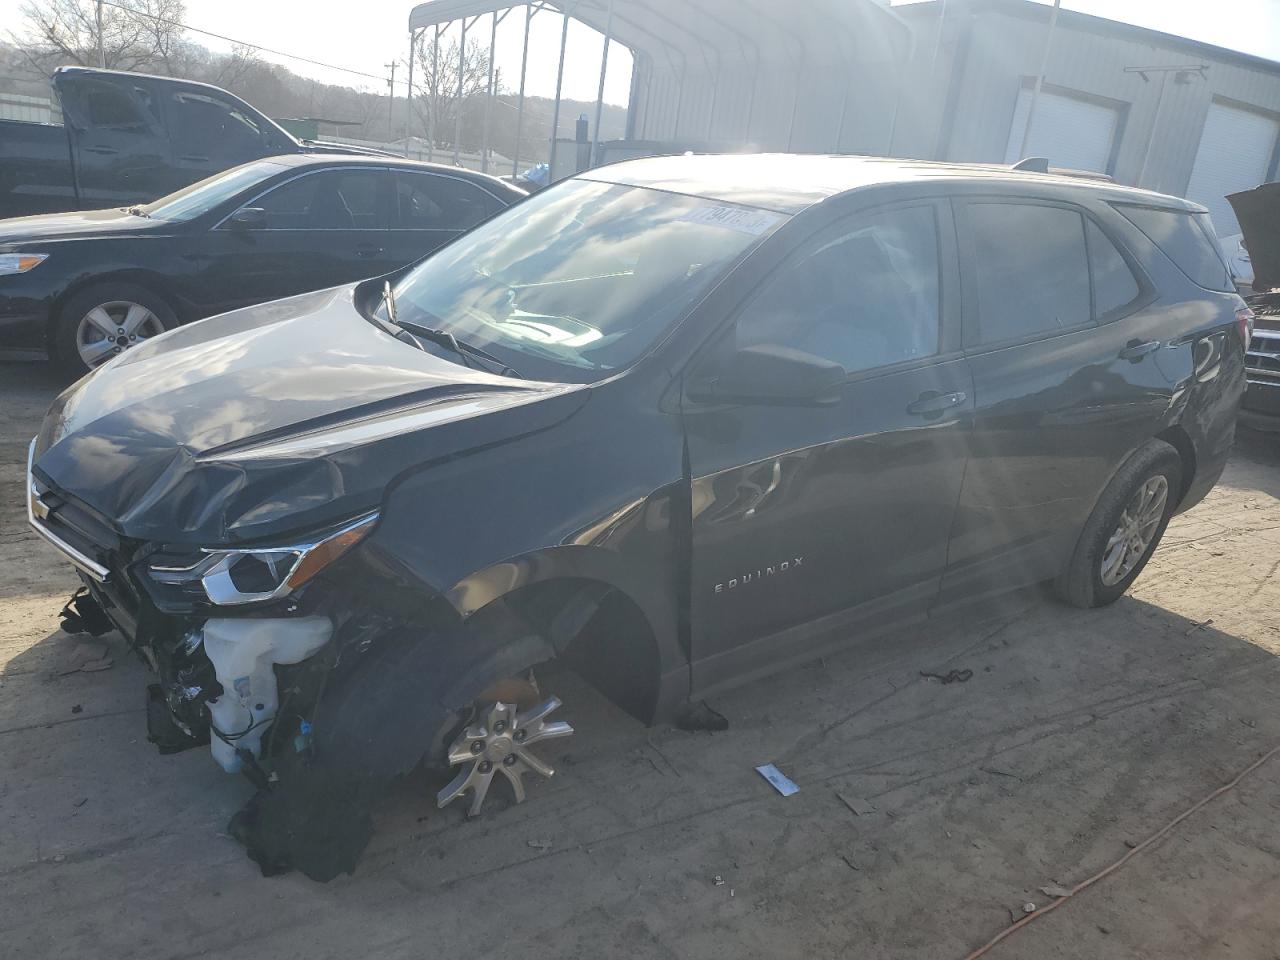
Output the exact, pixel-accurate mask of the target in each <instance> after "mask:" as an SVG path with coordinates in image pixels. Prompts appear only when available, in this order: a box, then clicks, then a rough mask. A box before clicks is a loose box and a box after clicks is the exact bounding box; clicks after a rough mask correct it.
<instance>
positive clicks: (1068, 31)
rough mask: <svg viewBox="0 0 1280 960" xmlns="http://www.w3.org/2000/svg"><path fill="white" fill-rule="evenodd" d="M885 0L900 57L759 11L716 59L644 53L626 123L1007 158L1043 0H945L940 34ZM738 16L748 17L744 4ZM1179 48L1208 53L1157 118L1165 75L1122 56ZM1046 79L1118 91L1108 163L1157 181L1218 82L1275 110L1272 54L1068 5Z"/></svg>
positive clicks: (901, 152)
mask: <svg viewBox="0 0 1280 960" xmlns="http://www.w3.org/2000/svg"><path fill="white" fill-rule="evenodd" d="M894 10H895V12H897V13H898V15H899V16H900V17H901V18H902V19H903V20H905V21H906V22H907V23H908V24H909V25H910V26H911V28H912V31H913V33H914V37H915V42H914V46H913V51H912V54H911V56H910V59H904V60H900V61H899V62H896V63H895V62H893V61H887V60H883V59H855V58H852V57H847V56H846V57H842V56H840V55H839V53H838V51H835V50H833V49H832V48H831V45H830V44H829V43H827V44H825V48H826V49H825V50H824V49H823V47H824V44H822V43H815V45H814V47H813V48H812V49H807V50H806V49H798V48H795V47H796V44H795V41H794V38H785V37H775V36H772V35H770V34H769V33H768V31H767V30H766V29H765V25H759V27H760V29H759V33H760V36H759V44H758V48H757V49H756V50H755V51H749V50H747V51H744V54H743V56H741V57H737V58H732V59H729V58H725V59H723V60H722V61H721V62H719V63H715V62H706V63H701V62H692V61H684V62H682V61H679V60H677V59H667V60H663V61H658V60H655V59H651V58H650V57H648V56H645V55H638V56H637V58H636V66H635V69H636V93H637V97H636V99H635V100H634V101H633V103H632V107H631V109H632V113H633V118H634V128H633V129H634V135H635V137H636V138H637V139H649V140H662V141H677V142H693V143H696V142H706V143H715V144H721V145H734V146H738V147H744V148H748V149H759V150H790V151H794V152H842V153H871V154H893V155H897V156H906V157H919V158H926V159H948V160H960V161H980V162H993V163H1001V162H1003V161H1004V156H1005V150H1006V147H1007V145H1008V143H1009V137H1010V126H1011V123H1012V120H1013V113H1014V108H1015V105H1016V103H1017V98H1018V91H1019V88H1020V86H1021V85H1022V84H1024V83H1029V82H1030V79H1031V78H1032V77H1033V76H1034V75H1035V73H1036V72H1037V70H1038V69H1039V66H1040V57H1041V53H1042V50H1043V44H1044V37H1045V32H1046V28H1047V24H1048V13H1049V11H1048V8H1047V7H1046V6H1044V5H1040V4H1033V3H1029V2H1026V0H948V2H947V4H946V15H945V19H944V20H943V21H942V24H941V38H940V41H939V13H940V11H941V10H942V5H941V4H940V3H938V2H937V0H935V2H932V3H921V4H917V5H908V6H903V7H895V8H894ZM738 26H739V28H740V29H743V30H750V29H751V28H752V21H751V18H749V17H744V18H742V19H741V20H739V21H738ZM793 48H795V49H793ZM1175 64H1185V65H1188V66H1193V65H1196V64H1207V65H1208V69H1207V70H1206V71H1205V75H1204V78H1203V79H1193V80H1192V81H1191V82H1189V83H1179V82H1176V81H1175V80H1174V78H1173V77H1172V76H1171V77H1170V79H1169V81H1168V83H1167V85H1166V88H1165V95H1164V102H1163V104H1162V105H1161V106H1160V111H1159V121H1158V123H1157V122H1156V102H1157V99H1158V97H1159V87H1160V76H1159V75H1158V74H1154V75H1151V79H1150V81H1144V80H1143V79H1142V77H1140V76H1139V75H1137V74H1134V73H1126V72H1125V68H1126V67H1141V66H1171V65H1175ZM1045 83H1046V85H1047V88H1049V89H1053V90H1055V91H1061V92H1065V93H1068V94H1075V95H1081V96H1085V97H1096V98H1100V99H1102V100H1106V101H1111V102H1114V103H1116V104H1118V105H1119V108H1120V115H1119V124H1118V127H1117V133H1116V138H1117V143H1116V146H1115V149H1114V151H1113V162H1112V164H1111V169H1110V170H1109V171H1108V172H1110V173H1111V175H1112V176H1114V177H1115V178H1116V179H1117V180H1119V181H1121V182H1124V183H1137V182H1138V181H1139V174H1140V172H1142V168H1143V163H1144V158H1145V160H1146V171H1145V175H1143V176H1142V178H1141V180H1142V182H1141V185H1142V186H1147V187H1151V188H1152V189H1156V190H1160V191H1162V192H1166V193H1174V194H1182V193H1183V192H1184V191H1185V190H1186V187H1187V181H1188V179H1189V178H1190V175H1191V168H1192V165H1193V163H1194V161H1195V156H1196V149H1197V147H1198V146H1199V142H1200V135H1201V131H1202V129H1203V127H1204V121H1205V116H1206V114H1207V112H1208V109H1209V104H1210V103H1211V102H1212V101H1213V100H1214V99H1215V98H1216V99H1219V100H1223V101H1226V102H1230V103H1232V104H1235V105H1243V106H1246V107H1248V108H1250V109H1255V110H1260V111H1263V112H1271V113H1274V114H1276V115H1278V116H1280V64H1276V65H1270V64H1268V63H1266V62H1261V61H1250V60H1249V59H1248V58H1243V57H1236V56H1234V55H1231V54H1226V53H1224V52H1222V51H1218V50H1215V49H1213V48H1208V47H1205V46H1203V45H1198V44H1191V43H1188V42H1186V41H1183V40H1180V39H1177V38H1165V37H1163V36H1162V35H1160V34H1157V33H1153V32H1151V31H1144V30H1139V29H1137V28H1133V27H1128V26H1124V25H1120V24H1115V23H1110V22H1108V21H1105V20H1101V19H1099V18H1096V17H1087V16H1084V15H1080V14H1075V13H1072V12H1071V11H1064V12H1063V13H1062V14H1061V16H1060V18H1059V21H1058V27H1057V30H1056V32H1055V37H1054V43H1053V49H1052V52H1051V55H1050V58H1049V61H1048V65H1047V68H1046V75H1045ZM895 110H896V114H897V115H896V118H895ZM891 130H892V131H893V138H892V143H890V139H889V135H890V131H891ZM1148 145H1149V146H1150V149H1149V150H1148ZM1050 160H1051V161H1052V157H1051V158H1050Z"/></svg>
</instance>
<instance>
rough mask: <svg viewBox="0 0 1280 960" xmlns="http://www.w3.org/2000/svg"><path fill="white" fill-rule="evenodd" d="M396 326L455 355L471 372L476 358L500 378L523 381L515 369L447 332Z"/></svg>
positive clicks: (404, 323)
mask: <svg viewBox="0 0 1280 960" xmlns="http://www.w3.org/2000/svg"><path fill="white" fill-rule="evenodd" d="M396 324H397V326H399V327H400V329H402V330H407V331H409V333H411V334H413V335H414V336H417V337H422V338H423V339H424V340H430V341H431V342H432V343H436V344H439V345H440V346H442V347H444V348H446V349H448V350H450V351H452V352H453V353H456V354H457V355H458V356H459V357H461V358H462V363H463V365H464V366H467V367H470V368H471V369H473V370H474V369H477V368H476V366H475V364H473V363H472V362H471V358H472V357H477V358H479V359H480V360H484V361H486V363H491V364H493V365H494V366H496V367H497V368H498V374H499V375H500V376H504V377H515V378H516V379H517V380H522V379H524V378H523V377H521V376H520V374H519V372H518V371H517V370H516V368H515V367H513V366H511V365H510V364H508V363H504V362H502V361H501V360H499V359H498V358H497V357H495V356H494V355H493V354H491V353H488V352H486V351H484V350H481V349H480V348H479V347H477V346H474V345H473V344H470V343H467V342H466V341H465V340H459V339H458V338H457V337H455V336H454V335H453V334H452V333H450V332H449V331H448V330H437V329H435V328H434V327H424V326H421V325H419V324H416V323H412V322H410V321H408V320H405V321H396ZM479 369H482V370H486V372H489V373H492V372H493V371H491V370H487V368H486V367H480V368H479Z"/></svg>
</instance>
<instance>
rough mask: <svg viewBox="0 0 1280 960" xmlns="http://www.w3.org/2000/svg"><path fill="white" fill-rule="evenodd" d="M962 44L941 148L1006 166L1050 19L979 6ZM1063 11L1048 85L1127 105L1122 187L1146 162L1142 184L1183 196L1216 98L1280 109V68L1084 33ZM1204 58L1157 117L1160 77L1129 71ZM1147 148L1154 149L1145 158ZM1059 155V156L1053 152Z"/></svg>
mask: <svg viewBox="0 0 1280 960" xmlns="http://www.w3.org/2000/svg"><path fill="white" fill-rule="evenodd" d="M967 16H969V17H971V18H972V22H971V28H970V29H969V30H968V31H967V37H968V39H967V41H966V40H965V38H964V37H963V36H960V37H959V38H958V39H957V43H959V44H964V43H966V42H967V45H968V49H967V50H963V49H957V50H955V51H952V52H953V54H954V56H957V57H960V58H962V60H963V62H962V65H961V66H962V69H961V70H960V72H959V76H958V78H957V80H958V88H957V90H956V92H955V101H954V102H955V104H956V111H955V112H956V115H955V117H954V118H953V119H952V129H951V135H950V137H949V138H947V139H946V142H944V143H943V144H942V151H941V152H942V157H943V158H945V159H950V160H974V161H991V162H997V163H998V162H1002V161H1003V160H1004V152H1005V146H1006V144H1007V143H1008V139H1009V130H1010V123H1011V121H1012V119H1013V111H1014V105H1015V103H1016V102H1017V97H1018V89H1019V87H1020V85H1021V84H1022V83H1023V82H1024V78H1030V77H1033V76H1034V75H1035V73H1036V71H1037V70H1038V69H1039V64H1040V56H1041V51H1042V49H1043V44H1044V37H1045V31H1046V27H1047V21H1046V19H1045V18H1044V17H1043V16H1036V17H1034V18H1033V17H1028V16H1019V15H1014V14H1006V13H1002V12H998V11H993V10H978V11H974V12H973V13H971V14H968V15H967ZM1071 20H1072V18H1068V17H1066V16H1064V17H1063V18H1062V19H1061V20H1060V21H1059V24H1058V28H1057V30H1056V31H1055V34H1054V40H1053V48H1052V50H1051V53H1050V56H1049V62H1048V65H1047V67H1046V69H1045V84H1046V85H1049V86H1052V87H1055V88H1060V89H1064V90H1067V91H1071V92H1075V93H1079V94H1085V95H1092V96H1096V97H1100V98H1105V99H1108V100H1114V101H1119V102H1121V103H1122V104H1123V108H1122V112H1121V128H1120V130H1119V132H1118V137H1119V142H1118V145H1117V149H1116V152H1115V161H1114V165H1113V167H1112V169H1111V170H1110V171H1109V172H1110V173H1111V174H1112V176H1114V177H1115V178H1116V179H1117V180H1119V181H1121V182H1124V183H1137V182H1138V179H1139V174H1140V172H1141V170H1142V165H1143V159H1144V157H1147V170H1146V174H1145V176H1144V177H1143V178H1142V183H1141V185H1142V186H1145V187H1150V188H1151V189H1154V190H1159V191H1161V192H1164V193H1175V194H1180V193H1182V192H1183V191H1184V190H1185V189H1186V186H1187V180H1188V179H1189V178H1190V176H1191V166H1192V163H1193V162H1194V160H1195V154H1196V148H1197V147H1198V146H1199V143H1200V133H1201V130H1202V129H1203V127H1204V120H1205V115H1206V114H1207V112H1208V110H1209V104H1210V102H1211V101H1212V100H1213V99H1214V98H1225V99H1228V100H1231V101H1235V102H1237V103H1241V104H1246V105H1249V106H1252V107H1253V108H1255V109H1259V110H1263V111H1269V112H1275V113H1280V65H1277V67H1276V68H1275V69H1273V70H1266V69H1262V68H1260V67H1255V66H1247V65H1243V64H1241V63H1240V62H1238V61H1234V60H1233V59H1226V58H1221V57H1215V56H1213V55H1211V53H1206V52H1205V51H1203V50H1200V51H1195V50H1187V49H1185V48H1183V47H1182V45H1178V44H1163V43H1160V42H1157V41H1156V40H1155V39H1154V36H1155V35H1151V34H1148V36H1151V37H1153V39H1152V40H1148V41H1146V42H1142V41H1139V40H1136V39H1134V38H1132V36H1130V34H1132V33H1133V32H1134V31H1127V30H1126V31H1124V33H1123V34H1120V33H1117V34H1116V35H1111V36H1108V35H1106V34H1105V33H1104V32H1102V31H1100V30H1096V29H1092V26H1093V25H1092V24H1091V25H1090V27H1091V28H1090V29H1081V28H1080V26H1078V25H1077V24H1073V23H1072V22H1071ZM1197 64H1206V65H1207V66H1208V69H1207V70H1206V71H1205V74H1204V78H1203V79H1198V78H1197V79H1191V80H1190V82H1184V83H1179V82H1176V80H1175V79H1174V78H1173V77H1170V79H1169V81H1168V82H1167V84H1166V86H1165V94H1164V102H1163V104H1161V106H1160V113H1159V121H1158V123H1157V122H1156V104H1157V101H1158V100H1159V91H1160V83H1161V78H1160V75H1159V74H1150V75H1149V76H1150V78H1151V79H1150V80H1149V81H1144V80H1143V79H1142V77H1141V76H1139V75H1138V74H1136V73H1126V72H1125V68H1126V67H1141V66H1173V65H1187V66H1195V65H1197ZM1148 144H1150V151H1149V157H1148ZM1050 160H1052V158H1050Z"/></svg>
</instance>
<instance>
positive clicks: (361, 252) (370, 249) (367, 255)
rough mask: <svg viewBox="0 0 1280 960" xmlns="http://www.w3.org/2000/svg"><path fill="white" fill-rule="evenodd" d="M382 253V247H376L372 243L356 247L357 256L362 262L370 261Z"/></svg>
mask: <svg viewBox="0 0 1280 960" xmlns="http://www.w3.org/2000/svg"><path fill="white" fill-rule="evenodd" d="M380 253H382V248H381V247H375V246H374V245H373V244H371V243H362V244H360V246H358V247H356V256H357V257H359V258H360V259H361V260H370V259H372V258H373V257H376V256H378V255H379V254H380Z"/></svg>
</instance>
